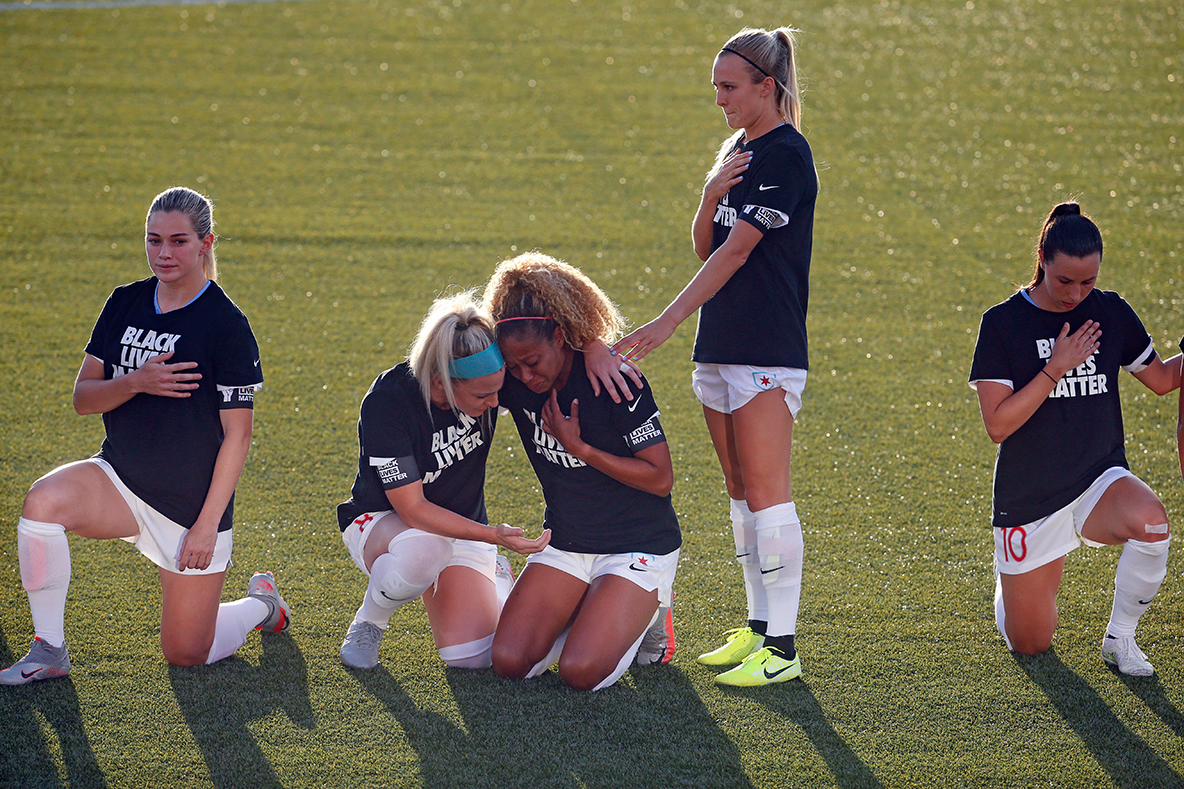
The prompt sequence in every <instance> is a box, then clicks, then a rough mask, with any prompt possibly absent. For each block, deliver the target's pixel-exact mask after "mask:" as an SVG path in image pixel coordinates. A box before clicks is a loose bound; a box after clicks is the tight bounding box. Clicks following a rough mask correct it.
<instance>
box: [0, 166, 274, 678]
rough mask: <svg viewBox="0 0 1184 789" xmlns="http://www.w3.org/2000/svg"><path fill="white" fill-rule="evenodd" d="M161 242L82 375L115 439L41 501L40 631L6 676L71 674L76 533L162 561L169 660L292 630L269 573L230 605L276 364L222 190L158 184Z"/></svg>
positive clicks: (122, 290)
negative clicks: (235, 247)
mask: <svg viewBox="0 0 1184 789" xmlns="http://www.w3.org/2000/svg"><path fill="white" fill-rule="evenodd" d="M145 249H146V252H147V255H148V266H149V268H150V269H151V270H152V276H151V277H149V278H147V279H143V280H140V281H139V282H133V283H131V284H128V285H124V286H122V287H119V288H116V289H115V292H113V293H112V294H111V296H110V297H109V298H108V299H107V303H106V304H105V305H104V307H103V311H102V313H101V314H100V315H99V319H98V321H97V322H96V323H95V327H94V331H93V332H92V333H91V338H90V342H89V343H87V346H86V357H85V358H84V360H83V362H82V368H81V369H80V370H79V371H78V380H77V381H75V383H74V408H75V410H76V411H78V413H80V414H102V415H103V426H104V427H105V428H106V439H105V440H104V441H103V446H102V448H101V449H100V450H99V453H98V454H97V455H95V456H94V457H92V458H88V459H87V460H81V461H78V462H76V463H70V464H68V465H65V466H62V467H61V468H58V469H55V470H54V471H51V472H50V473H49V474H46V475H45V476H44V477H42V478H41V479H39V480H37V481H36V482H35V483H33V486H32V488H30V489H29V493H28V495H27V496H26V497H25V503H24V508H23V510H22V512H21V519H20V521H19V522H18V523H17V552H18V555H19V557H20V565H21V582H22V583H23V585H24V587H25V590H26V592H27V593H28V596H29V608H30V609H31V611H32V615H33V628H34V631H35V633H36V638H35V639H34V641H33V646H32V648H31V649H30V650H29V654H27V655H26V656H25V657H23V658H22V659H21V660H19V661H17V662H16V664H14V665H13V666H12V667H10V668H8V669H7V670H5V671H2V672H0V684H5V685H23V684H26V683H29V682H33V681H35V680H40V679H48V678H51V677H59V676H64V675H66V674H68V673H69V671H70V656H69V653H68V651H67V649H66V645H65V609H66V592H67V590H68V588H69V585H70V549H69V542H68V540H67V538H66V534H67V533H72V534H74V535H75V536H77V537H86V538H88V539H94V540H109V539H115V538H119V539H123V540H127V541H128V542H131V543H133V544H134V545H135V546H136V547H137V548H138V549H139V550H140V552H141V553H143V554H144V555H145V556H147V557H148V558H149V559H151V560H152V562H153V563H155V564H156V565H157V567H158V568H159V575H160V589H161V613H160V645H161V649H162V651H163V652H164V657H165V659H166V660H168V662H169V663H172V664H174V665H177V666H193V665H198V664H202V663H213V662H214V661H216V660H221V659H222V658H225V657H228V656H229V655H231V654H232V653H233V652H234V651H235V650H237V649H238V648H239V647H240V646H242V645H243V644H244V643H245V642H246V638H247V635H248V634H249V633H250V632H251V631H252V630H258V629H263V630H267V631H274V632H279V631H282V630H286V629H287V627H288V622H289V620H290V616H291V612H290V611H289V609H288V606H287V604H286V603H285V602H284V600H283V598H281V597H280V595H279V592H278V591H277V590H276V587H275V578H274V577H272V575H271V573H269V572H268V573H256V574H255V575H254V576H253V577H252V578H251V580H250V582H249V583H248V586H247V597H245V598H243V599H241V600H236V601H234V602H231V603H220V600H221V597H222V585H223V582H224V581H225V579H226V569H227V567H228V566H229V564H230V553H231V546H232V542H233V541H232V536H231V525H232V514H233V508H234V488H235V485H237V483H238V479H239V476H240V475H241V474H242V470H243V465H244V464H245V462H246V459H247V450H248V449H249V448H250V445H251V425H252V408H253V405H254V400H255V392H256V391H257V390H258V389H260V388H261V387H262V385H263V373H262V371H261V369H260V366H259V346H258V344H257V343H256V342H255V336H254V334H252V332H251V326H250V324H249V323H248V322H247V318H246V316H245V315H243V313H242V312H241V311H240V310H239V308H238V307H237V306H235V304H234V302H232V301H231V300H230V299H229V298H228V297H227V296H226V294H225V293H224V292H223V291H222V289H221V288H220V287H218V285H217V283H216V282H214V279H215V277H216V276H217V269H216V263H215V258H214V219H213V206H212V205H211V203H210V201H209V200H208V199H206V198H205V197H204V196H203V195H200V194H198V193H197V192H195V191H193V190H192V189H186V188H184V187H174V188H172V189H169V190H167V191H165V192H162V193H161V194H159V195H157V197H156V199H155V200H153V201H152V205H151V207H150V208H149V209H148V216H147V219H146V221H145Z"/></svg>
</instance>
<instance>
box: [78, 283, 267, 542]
mask: <svg viewBox="0 0 1184 789" xmlns="http://www.w3.org/2000/svg"><path fill="white" fill-rule="evenodd" d="M155 296H156V278H155V277H149V278H148V279H144V280H140V281H139V282H132V283H130V284H128V285H123V286H121V287H118V288H116V289H115V291H114V292H113V293H112V294H111V295H110V296H109V297H108V298H107V303H106V304H105V305H103V311H102V312H101V313H100V314H99V319H98V321H96V322H95V327H94V331H92V332H91V336H90V342H88V343H87V345H86V352H87V353H88V354H90V355H91V356H93V357H94V358H96V359H98V360H100V361H102V362H103V377H104V378H107V379H111V378H116V377H118V376H121V375H125V374H127V373H130V372H132V371H133V370H137V369H139V368H140V367H141V366H142V365H143V364H144V363H145V362H146V361H148V360H149V359H151V358H152V357H154V356H159V355H160V354H163V353H167V352H168V351H172V352H173V356H172V358H170V359H169V360H168V362H167V364H176V363H178V362H197V367H195V368H193V369H191V370H187V371H186V372H191V373H200V374H201V379H200V380H199V381H197V384H198V388H197V389H194V390H192V391H191V393H190V396H189V397H160V396H157V395H149V394H137V395H136V396H135V397H133V398H132V399H130V400H128V401H127V402H126V403H124V404H123V405H120V406H119V407H118V408H114V409H112V410H110V411H108V412H106V413H105V414H103V425H104V427H106V429H107V437H106V439H105V440H104V441H103V446H102V448H101V449H100V450H99V453H98V457H101V458H103V459H104V460H106V461H107V462H108V463H110V464H111V466H112V467H113V468H114V469H115V473H117V474H118V475H119V478H120V479H121V480H123V483H124V484H125V485H127V486H128V488H129V489H130V490H131V491H132V492H133V493H135V494H136V495H137V496H139V497H140V498H141V499H143V500H144V501H145V502H146V503H147V504H148V505H149V506H150V507H152V508H153V509H155V510H156V511H157V512H159V513H161V514H162V515H164V516H165V517H166V518H168V519H170V520H172V521H174V522H176V523H178V524H180V525H181V526H184V527H185V528H189V527H190V526H192V525H193V524H194V522H195V521H196V520H197V516H198V515H200V514H201V508H202V505H204V504H205V500H206V493H207V492H208V491H209V488H210V480H211V479H212V478H213V475H214V462H215V460H217V457H218V450H219V448H221V446H222V422H221V419H220V418H219V415H218V412H219V411H221V410H222V409H224V408H252V407H253V405H254V399H255V391H256V390H257V389H259V388H260V387H261V386H262V385H263V370H262V369H261V368H260V366H259V345H258V344H257V343H256V342H255V335H254V334H253V333H252V332H251V325H250V323H249V322H248V321H247V316H246V315H243V313H242V311H241V310H239V308H238V307H237V306H236V305H235V304H234V302H232V301H231V300H230V299H229V298H228V297H227V296H226V294H225V293H224V292H223V291H222V289H221V288H220V287H218V284H217V283H215V282H211V283H210V284H209V287H208V288H207V289H206V291H205V292H204V293H202V294H201V295H200V296H198V297H197V298H196V299H195V300H194V301H193V302H191V303H190V304H188V305H186V306H184V307H182V308H181V309H179V310H173V311H172V312H166V313H164V314H163V315H157V314H156V306H155ZM233 517H234V498H233V497H231V500H230V503H229V504H227V505H226V511H225V512H224V513H223V514H222V519H221V521H219V523H218V531H226V530H227V529H229V528H230V527H231V525H232V522H233Z"/></svg>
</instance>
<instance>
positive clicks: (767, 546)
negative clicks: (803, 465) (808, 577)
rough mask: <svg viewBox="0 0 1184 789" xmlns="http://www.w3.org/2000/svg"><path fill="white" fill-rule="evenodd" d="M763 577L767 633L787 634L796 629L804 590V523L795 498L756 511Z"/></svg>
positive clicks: (770, 634) (772, 635) (754, 514)
mask: <svg viewBox="0 0 1184 789" xmlns="http://www.w3.org/2000/svg"><path fill="white" fill-rule="evenodd" d="M753 519H754V521H755V526H756V541H757V551H758V553H759V554H760V562H761V567H760V573H761V580H762V581H763V582H764V588H765V594H766V595H768V598H769V618H768V622H769V627H768V630H767V632H766V635H767V636H769V637H774V636H788V635H793V634H794V632H795V630H796V629H797V622H798V605H799V603H800V600H801V594H802V557H803V555H804V551H805V548H804V544H803V542H802V524H801V522H800V521H798V511H797V507H796V506H794V503H793V502H792V501H790V502H786V503H785V504H776V505H774V506H772V507H768V508H767V509H763V510H760V511H759V512H755V513H753Z"/></svg>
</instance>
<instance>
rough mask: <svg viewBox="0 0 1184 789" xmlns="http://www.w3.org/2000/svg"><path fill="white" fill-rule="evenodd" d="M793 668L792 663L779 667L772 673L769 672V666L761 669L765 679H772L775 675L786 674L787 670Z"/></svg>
mask: <svg viewBox="0 0 1184 789" xmlns="http://www.w3.org/2000/svg"><path fill="white" fill-rule="evenodd" d="M791 668H793V664H792V663H791V664H790V665H788V666H785V667H783V668H779V669H777V670H776V671H774V672H773V673H772V674H770V673H769V670H768V669H767V668H763V669H761V671H762V672H763V673H764V675H765V679H772V678H773V677H777V676H780V675H782V674H784V673H785V672H787V671H789V670H790V669H791Z"/></svg>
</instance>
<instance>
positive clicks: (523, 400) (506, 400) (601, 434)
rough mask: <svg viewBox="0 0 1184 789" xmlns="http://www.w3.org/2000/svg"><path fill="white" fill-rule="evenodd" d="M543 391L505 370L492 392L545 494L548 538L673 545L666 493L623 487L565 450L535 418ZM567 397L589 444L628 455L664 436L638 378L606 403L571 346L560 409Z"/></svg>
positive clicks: (561, 545)
mask: <svg viewBox="0 0 1184 789" xmlns="http://www.w3.org/2000/svg"><path fill="white" fill-rule="evenodd" d="M549 397H550V393H549V392H548V393H547V394H536V393H535V392H532V391H531V390H530V389H528V388H526V386H524V385H523V384H522V382H521V381H519V380H518V379H517V378H514V377H513V376H511V375H507V376H506V382H505V384H504V385H503V386H502V390H501V393H500V395H499V398H500V401H501V405H502V407H503V408H506V409H508V410H509V411H510V413H511V414H512V415H513V417H514V424H515V425H516V426H517V427H518V435H519V436H521V437H522V445H523V446H524V447H525V448H526V454H527V456H528V457H529V458H530V464H531V466H533V467H534V473H535V475H536V476H537V477H538V478H539V483H540V484H541V485H542V487H543V496H544V498H546V500H547V511H546V514H545V516H544V521H543V526H544V528H549V529H551V545H553V546H555V547H556V548H558V549H560V550H563V551H571V552H573V553H627V552H630V551H643V552H645V553H652V554H656V555H662V554H666V553H670V552H671V551H673V550H675V549H676V548H678V547H679V546H680V545H681V544H682V536H681V535H680V533H679V530H678V517H677V516H676V515H675V514H674V506H673V505H672V504H671V501H670V496H669V495H666V496H655V495H653V494H652V493H646V492H645V491H641V490H638V489H636V488H631V487H629V486H628V485H626V484H624V483H622V482H618V481H617V480H615V479H613V478H612V477H610V476H608V475H607V474H605V473H603V472H601V471H598V470H596V469H594V468H593V467H591V466H589V465H587V464H586V463H584V462H583V461H582V460H579V459H578V458H576V457H573V456H572V455H570V454H568V453H567V451H566V450H564V448H563V445H562V444H560V443H559V441H558V440H557V439H556V438H555V437H554V436H551V435H550V434H548V433H546V432H545V431H544V430H543V428H542V427H541V426H540V419H539V415H540V414H541V413H542V410H543V405H544V404H545V403H546V402H547V400H548V398H549ZM572 400H579V401H580V406H579V419H580V436H581V438H583V440H584V441H585V442H587V443H588V444H589V445H591V446H593V447H596V448H597V449H600V450H603V451H605V452H609V453H611V454H613V455H617V456H618V457H632V456H633V454H634V453H635V452H637V451H638V450H640V449H644V448H645V447H648V446H650V445H652V444H659V443H662V442H665V441H666V435H665V433H663V432H662V426H661V425H660V424H659V423H658V406H657V403H655V402H654V395H653V392H652V391H651V390H650V387H649V383H648V382H646V381H645V380H644V379H643V381H642V387H641V389H640V390H638V391H637V392H635V393H634V397H633V400H630V401H625V400H623V401H622V402H620V403H614V402H613V401H612V398H611V397H609V396H608V394H607V393H606V392H604V391H603V390H602V391H601V393H600V396H599V397H596V396H595V395H593V394H592V385H591V384H590V383H589V382H588V376H587V374H586V373H585V372H584V357H583V354H581V353H576V354H575V357H574V359H573V360H572V366H571V373H570V374H569V375H568V377H567V383H566V385H565V386H564V387H563V388H562V389H561V390H559V407H560V409H561V410H562V411H563V413H564V414H568V415H570V414H571V401H572Z"/></svg>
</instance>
